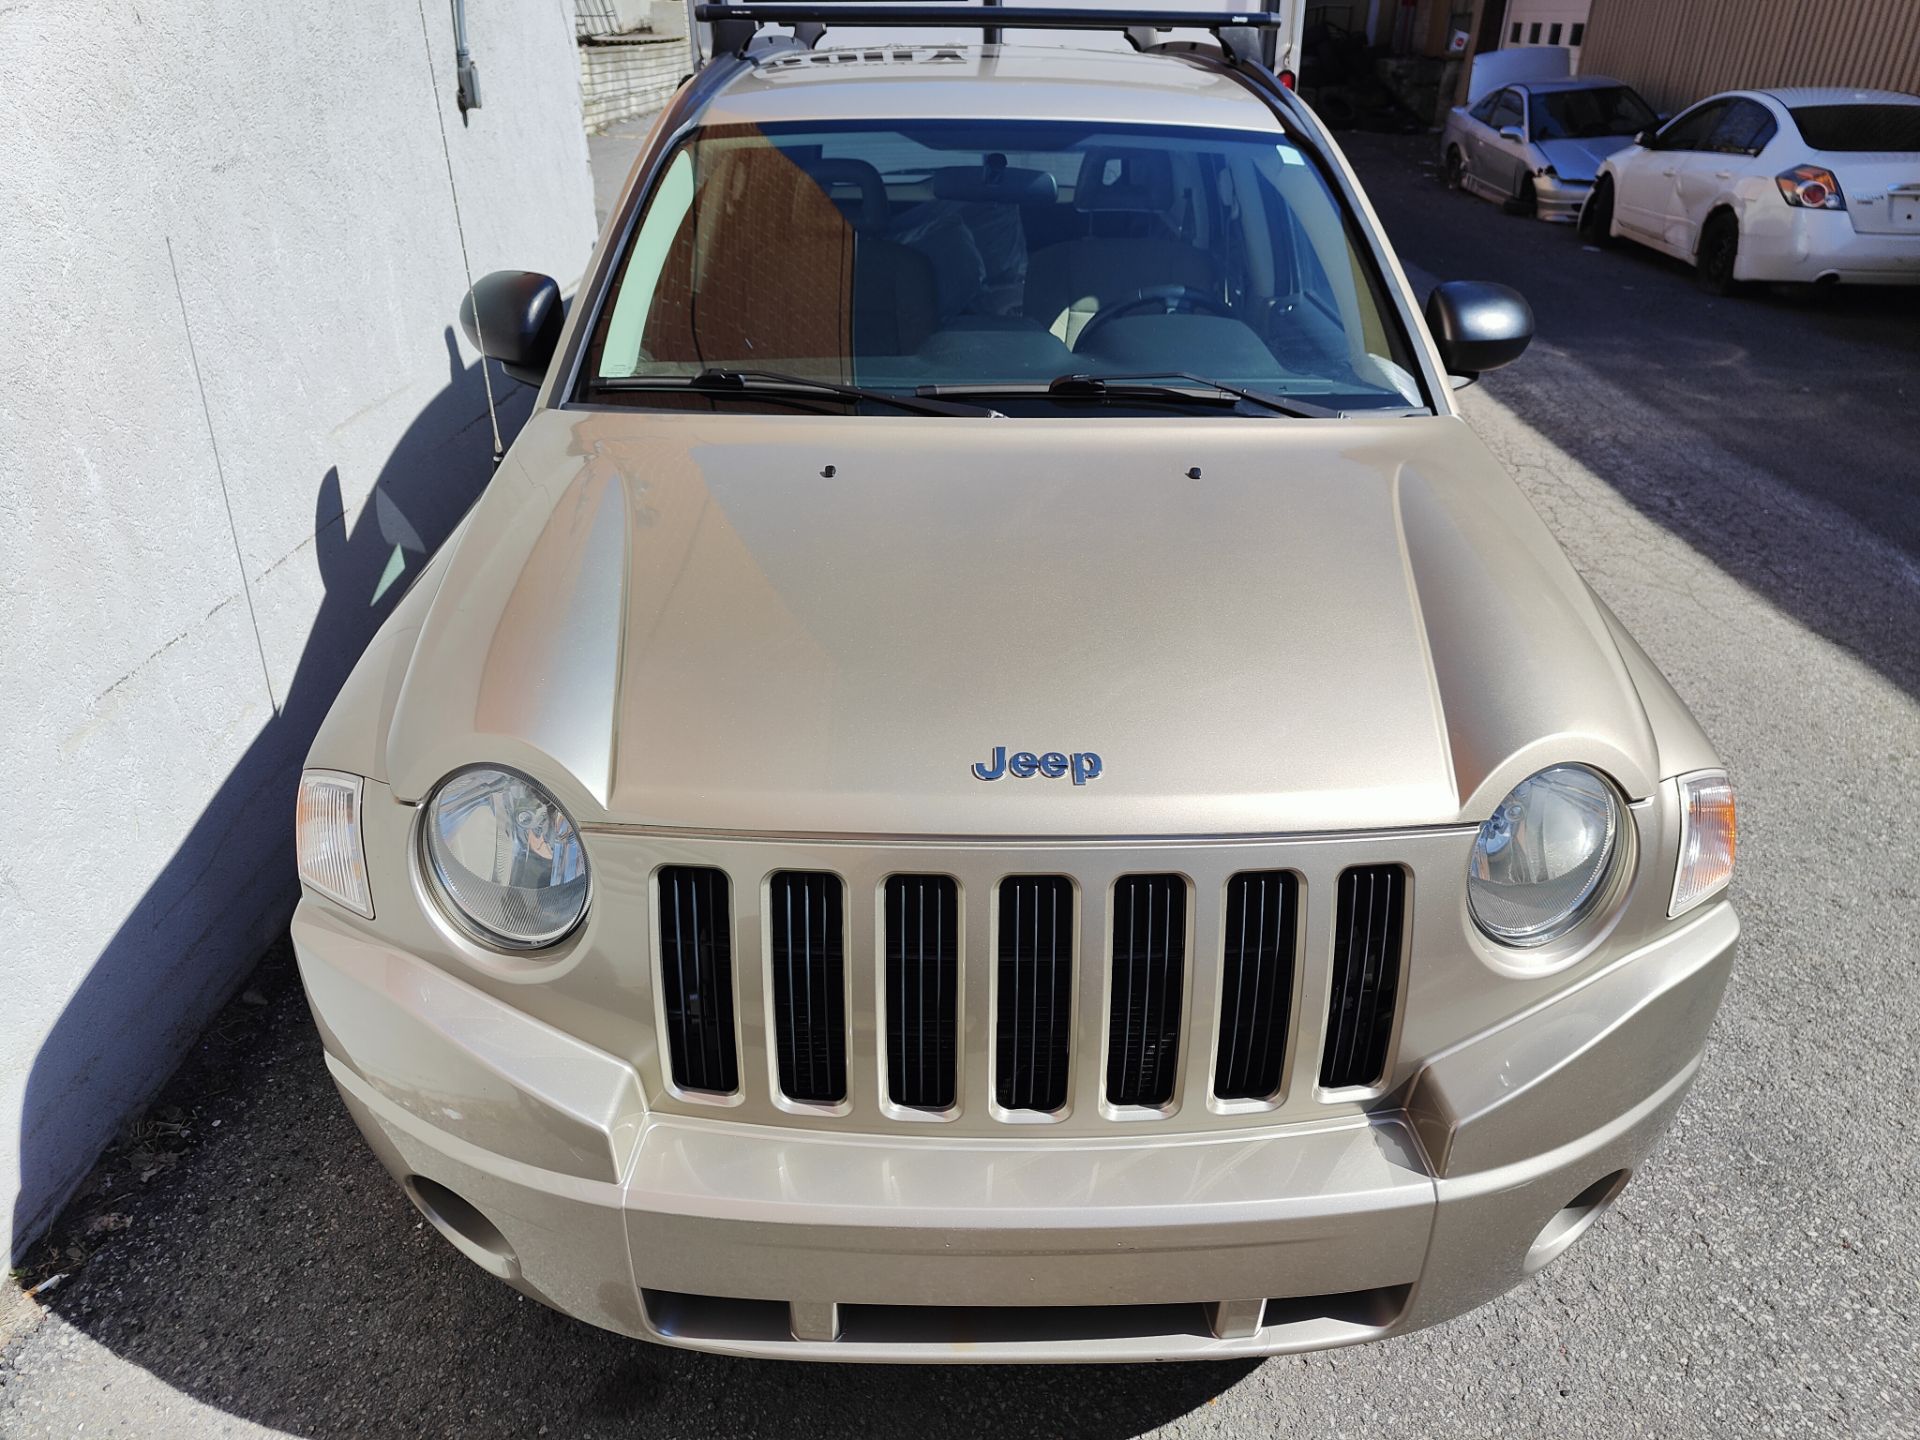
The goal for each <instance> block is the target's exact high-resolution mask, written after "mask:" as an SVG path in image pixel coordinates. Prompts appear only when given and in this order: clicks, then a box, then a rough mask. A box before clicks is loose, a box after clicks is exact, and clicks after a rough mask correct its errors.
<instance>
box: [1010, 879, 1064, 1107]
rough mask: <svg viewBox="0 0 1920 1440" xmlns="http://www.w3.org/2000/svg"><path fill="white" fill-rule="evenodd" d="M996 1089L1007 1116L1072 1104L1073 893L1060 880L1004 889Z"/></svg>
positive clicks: (1016, 882) (1013, 882)
mask: <svg viewBox="0 0 1920 1440" xmlns="http://www.w3.org/2000/svg"><path fill="white" fill-rule="evenodd" d="M997 983H998V986H999V991H1000V994H999V1004H998V1006H997V1009H998V1016H997V1019H998V1022H999V1023H998V1025H997V1027H996V1032H995V1041H996V1045H995V1061H996V1063H995V1066H994V1088H995V1093H996V1094H997V1096H998V1098H999V1101H1000V1104H1001V1105H1002V1106H1003V1107H1004V1108H1005V1109H1008V1110H1058V1109H1059V1108H1060V1107H1061V1106H1062V1105H1064V1104H1066V1102H1067V1064H1068V1036H1069V1035H1070V1034H1071V1032H1072V1030H1073V886H1072V885H1071V884H1069V883H1068V882H1067V881H1066V879H1064V878H1063V877H1061V876H1058V875H1021V876H1015V877H1011V878H1009V879H1006V880H1002V881H1001V882H1000V965H999V974H998V976H997Z"/></svg>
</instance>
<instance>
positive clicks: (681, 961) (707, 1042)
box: [659, 865, 740, 1093]
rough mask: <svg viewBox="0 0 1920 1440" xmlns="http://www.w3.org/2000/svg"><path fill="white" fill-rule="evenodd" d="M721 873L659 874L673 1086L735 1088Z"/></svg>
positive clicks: (728, 927) (678, 868)
mask: <svg viewBox="0 0 1920 1440" xmlns="http://www.w3.org/2000/svg"><path fill="white" fill-rule="evenodd" d="M728 898H729V897H728V886H727V877H726V873H725V872H724V871H720V870H711V869H706V868H704V867H695V866H688V865H669V866H667V867H666V868H664V869H663V870H661V872H660V880H659V907H660V990H661V996H662V999H663V1002H664V1008H665V1010H666V1021H667V1023H666V1030H667V1049H668V1052H669V1054H668V1059H669V1062H670V1063H671V1065H672V1067H673V1079H674V1083H675V1084H677V1085H679V1086H681V1087H682V1088H683V1089H687V1090H713V1091H718V1092H721V1093H728V1092H731V1091H734V1090H737V1089H739V1088H740V1059H739V1053H738V1051H737V1049H736V1048H735V1043H734V1037H733V925H732V916H731V912H730V908H729V904H728Z"/></svg>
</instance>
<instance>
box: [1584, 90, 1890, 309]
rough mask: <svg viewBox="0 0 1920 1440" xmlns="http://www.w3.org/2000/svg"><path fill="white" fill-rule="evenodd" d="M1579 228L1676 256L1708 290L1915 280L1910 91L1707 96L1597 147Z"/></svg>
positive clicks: (1597, 238) (1600, 238) (1594, 236)
mask: <svg viewBox="0 0 1920 1440" xmlns="http://www.w3.org/2000/svg"><path fill="white" fill-rule="evenodd" d="M1580 229H1581V232H1582V233H1583V234H1584V235H1586V236H1587V238H1588V239H1590V240H1592V241H1594V242H1595V243H1597V244H1610V243H1612V242H1613V241H1614V240H1615V239H1617V238H1620V237H1625V238H1627V239H1630V240H1636V241H1638V242H1639V243H1641V244H1643V245H1650V246H1652V247H1653V248H1654V249H1656V250H1662V251H1665V252H1666V253H1667V254H1669V255H1673V256H1676V257H1678V258H1679V259H1682V260H1686V261H1689V262H1691V263H1692V264H1693V265H1694V267H1695V270H1696V273H1697V274H1698V276H1699V279H1700V283H1701V284H1702V285H1703V286H1704V287H1705V288H1706V289H1708V290H1709V291H1711V292H1713V293H1714V294H1716V295H1725V294H1729V293H1731V292H1733V291H1734V290H1735V289H1737V288H1738V287H1739V286H1740V285H1742V284H1744V283H1746V282H1748V281H1765V282H1784V283H1818V284H1834V283H1837V282H1842V281H1844V282H1847V283H1849V284H1872V285H1920V96H1914V95H1902V94H1897V93H1894V92H1892V91H1885V90H1841V89H1793V90H1740V91H1731V92H1728V93H1726V94H1721V95H1715V96H1712V97H1710V98H1709V99H1706V100H1702V101H1701V102H1700V103H1699V104H1698V105H1695V106H1693V107H1692V108H1691V109H1689V110H1686V111H1683V112H1682V113H1681V114H1679V115H1678V116H1676V117H1675V118H1674V119H1673V120H1671V121H1670V122H1668V123H1667V124H1666V125H1663V126H1662V127H1661V128H1660V129H1659V130H1658V131H1657V132H1653V133H1650V134H1645V135H1641V136H1640V137H1638V140H1637V142H1636V143H1635V144H1634V145H1633V146H1631V147H1630V148H1628V149H1626V150H1622V151H1620V152H1619V153H1618V154H1615V155H1612V156H1609V157H1608V158H1607V160H1606V162H1605V163H1604V164H1603V165H1601V167H1600V173H1599V176H1598V177H1597V178H1596V180H1595V181H1594V187H1593V193H1592V195H1591V196H1590V197H1589V199H1588V200H1587V203H1586V206H1585V208H1584V209H1583V211H1582V212H1581V216H1580Z"/></svg>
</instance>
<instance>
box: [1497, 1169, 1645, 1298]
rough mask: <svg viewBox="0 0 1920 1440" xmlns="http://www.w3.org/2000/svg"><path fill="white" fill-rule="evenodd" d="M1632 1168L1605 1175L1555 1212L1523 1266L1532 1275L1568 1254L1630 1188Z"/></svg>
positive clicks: (1536, 1238) (1535, 1241) (1534, 1243)
mask: <svg viewBox="0 0 1920 1440" xmlns="http://www.w3.org/2000/svg"><path fill="white" fill-rule="evenodd" d="M1628 1178H1629V1175H1628V1172H1627V1171H1625V1170H1616V1171H1614V1172H1613V1173H1612V1174H1611V1175H1603V1176H1601V1177H1600V1178H1599V1179H1598V1180H1596V1181H1594V1182H1593V1183H1592V1184H1591V1185H1589V1186H1587V1188H1586V1189H1584V1190H1582V1191H1581V1192H1580V1193H1579V1194H1578V1195H1576V1196H1574V1197H1573V1199H1571V1200H1569V1201H1568V1202H1567V1203H1566V1204H1565V1205H1564V1206H1562V1207H1561V1208H1560V1209H1559V1210H1558V1211H1556V1212H1555V1213H1554V1217H1553V1218H1552V1219H1551V1220H1549V1221H1547V1223H1546V1225H1545V1226H1544V1227H1542V1229H1541V1231H1540V1234H1539V1235H1538V1236H1537V1237H1535V1239H1534V1242H1533V1248H1532V1249H1530V1250H1528V1251H1527V1258H1526V1262H1525V1264H1524V1266H1523V1268H1524V1269H1525V1271H1526V1273H1527V1274H1529V1275H1531V1274H1533V1273H1534V1272H1535V1271H1536V1270H1539V1269H1542V1268H1543V1267H1545V1266H1546V1265H1548V1264H1549V1263H1551V1262H1552V1261H1554V1260H1557V1259H1559V1258H1560V1257H1561V1256H1562V1255H1563V1254H1565V1253H1566V1252H1567V1250H1568V1248H1569V1247H1570V1246H1571V1245H1572V1244H1573V1242H1574V1241H1576V1240H1578V1239H1579V1238H1580V1237H1581V1236H1582V1235H1584V1234H1586V1233H1587V1231H1588V1230H1590V1229H1592V1228H1593V1222H1594V1221H1596V1220H1598V1219H1599V1218H1600V1217H1601V1216H1602V1215H1604V1214H1606V1212H1607V1207H1608V1206H1610V1205H1612V1204H1613V1202H1614V1201H1615V1200H1617V1199H1619V1198H1620V1192H1621V1191H1622V1190H1624V1189H1626V1188H1627V1180H1628Z"/></svg>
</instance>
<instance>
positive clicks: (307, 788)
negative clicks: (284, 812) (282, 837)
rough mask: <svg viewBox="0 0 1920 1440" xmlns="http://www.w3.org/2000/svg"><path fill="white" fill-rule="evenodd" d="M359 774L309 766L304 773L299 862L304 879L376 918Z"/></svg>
mask: <svg viewBox="0 0 1920 1440" xmlns="http://www.w3.org/2000/svg"><path fill="white" fill-rule="evenodd" d="M363 788H364V782H362V780H361V779H360V777H359V776H358V775H344V774H342V773H341V772H340V771H338V770H308V771H306V772H305V773H304V774H302V775H301V777H300V795H299V798H298V799H297V800H296V801H295V802H294V810H293V853H294V863H295V864H296V865H297V866H298V867H299V870H300V878H301V879H302V880H304V881H305V882H306V883H307V884H308V885H310V886H311V887H312V888H313V889H315V890H318V891H319V892H320V893H321V894H322V895H325V896H326V897H327V898H328V899H330V900H338V901H339V902H340V903H341V904H342V905H344V906H346V907H347V908H348V909H349V910H351V911H353V912H354V913H355V914H356V915H364V916H366V917H367V919H369V920H371V919H372V918H373V894H372V892H371V891H370V890H369V889H368V887H367V857H366V853H365V851H363V850H362V849H361V846H360V792H361V790H362V789H363Z"/></svg>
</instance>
